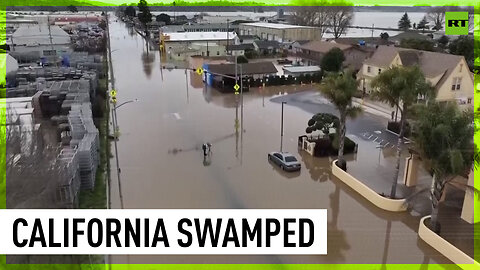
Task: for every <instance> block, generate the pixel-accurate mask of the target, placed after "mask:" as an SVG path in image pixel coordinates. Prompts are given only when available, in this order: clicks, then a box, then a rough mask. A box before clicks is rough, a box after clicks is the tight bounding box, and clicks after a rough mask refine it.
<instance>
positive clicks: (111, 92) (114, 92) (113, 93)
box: [110, 89, 117, 98]
mask: <svg viewBox="0 0 480 270" xmlns="http://www.w3.org/2000/svg"><path fill="white" fill-rule="evenodd" d="M110 96H111V97H112V98H113V97H116V96H117V91H115V90H113V89H112V90H111V91H110Z"/></svg>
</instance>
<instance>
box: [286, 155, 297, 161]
mask: <svg viewBox="0 0 480 270" xmlns="http://www.w3.org/2000/svg"><path fill="white" fill-rule="evenodd" d="M285 161H286V162H295V161H297V159H296V158H295V157H290V156H288V157H285Z"/></svg>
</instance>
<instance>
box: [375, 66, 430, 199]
mask: <svg viewBox="0 0 480 270" xmlns="http://www.w3.org/2000/svg"><path fill="white" fill-rule="evenodd" d="M371 85H372V89H374V90H373V91H372V93H371V96H372V98H373V99H376V100H379V101H383V102H386V103H388V104H390V105H391V106H392V107H393V106H395V107H397V108H398V109H399V111H400V113H401V118H400V133H399V135H398V140H397V162H396V166H395V172H394V175H393V179H392V189H391V193H390V198H395V194H396V190H397V180H398V175H399V173H400V160H401V154H402V146H403V144H404V137H403V136H404V133H405V122H406V120H407V116H408V112H409V108H410V107H411V106H412V105H413V104H414V103H416V102H417V100H418V97H419V96H425V97H427V98H429V97H431V96H433V87H432V86H431V85H430V84H429V83H428V82H427V81H426V80H425V76H424V75H423V73H422V71H421V70H420V68H419V67H418V66H413V67H403V66H394V67H391V68H389V69H387V70H385V71H383V72H382V73H380V74H379V75H377V76H376V77H375V78H374V79H373V80H372V83H371Z"/></svg>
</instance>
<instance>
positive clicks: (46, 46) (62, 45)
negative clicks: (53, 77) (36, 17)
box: [10, 24, 72, 57]
mask: <svg viewBox="0 0 480 270" xmlns="http://www.w3.org/2000/svg"><path fill="white" fill-rule="evenodd" d="M49 28H50V29H49ZM11 42H12V43H13V45H11V46H10V50H11V51H15V52H17V53H31V52H36V53H38V55H39V57H55V56H61V55H63V54H65V53H68V52H71V51H72V49H71V39H70V36H69V35H68V34H67V32H65V31H64V30H63V29H62V28H60V27H59V26H57V25H50V26H48V25H46V24H38V25H31V26H21V27H19V28H18V29H17V31H15V32H14V33H13V34H12V37H11Z"/></svg>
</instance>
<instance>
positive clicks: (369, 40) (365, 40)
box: [326, 37, 395, 49]
mask: <svg viewBox="0 0 480 270" xmlns="http://www.w3.org/2000/svg"><path fill="white" fill-rule="evenodd" d="M326 41H330V42H334V43H339V44H345V45H351V46H359V47H362V48H372V49H375V48H376V47H378V46H380V45H394V44H395V42H393V41H391V40H390V39H383V38H381V37H350V38H347V37H341V38H337V39H333V38H332V39H327V40H326Z"/></svg>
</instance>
